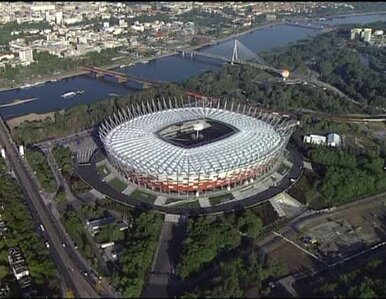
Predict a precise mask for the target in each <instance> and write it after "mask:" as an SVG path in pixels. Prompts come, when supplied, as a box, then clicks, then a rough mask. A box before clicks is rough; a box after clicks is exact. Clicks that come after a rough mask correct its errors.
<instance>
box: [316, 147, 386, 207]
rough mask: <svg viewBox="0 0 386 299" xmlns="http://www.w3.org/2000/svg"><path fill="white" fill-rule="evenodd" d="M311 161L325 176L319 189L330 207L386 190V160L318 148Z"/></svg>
mask: <svg viewBox="0 0 386 299" xmlns="http://www.w3.org/2000/svg"><path fill="white" fill-rule="evenodd" d="M311 160H312V162H313V163H315V164H317V167H316V169H318V168H319V174H320V175H321V176H322V181H321V183H320V184H319V186H318V189H319V191H320V192H321V193H322V195H323V199H322V201H323V202H324V203H326V204H327V205H328V206H338V205H341V204H344V203H346V202H348V201H352V200H355V199H358V198H359V197H361V196H364V195H372V194H375V193H378V192H383V191H386V176H385V175H384V171H383V163H384V162H383V159H382V158H380V157H370V156H367V155H359V156H354V155H352V154H349V153H347V152H344V151H343V150H337V149H331V148H325V147H318V148H317V149H315V150H313V151H311ZM318 165H319V167H318ZM320 166H321V167H320Z"/></svg>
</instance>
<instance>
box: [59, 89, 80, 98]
mask: <svg viewBox="0 0 386 299" xmlns="http://www.w3.org/2000/svg"><path fill="white" fill-rule="evenodd" d="M83 93H84V90H77V91H69V92H66V93H64V94H62V95H61V97H62V98H64V99H67V98H72V97H74V96H76V95H78V94H83Z"/></svg>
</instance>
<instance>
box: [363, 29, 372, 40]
mask: <svg viewBox="0 0 386 299" xmlns="http://www.w3.org/2000/svg"><path fill="white" fill-rule="evenodd" d="M371 31H372V30H371V28H365V29H364V30H363V41H365V42H367V43H368V42H370V40H371Z"/></svg>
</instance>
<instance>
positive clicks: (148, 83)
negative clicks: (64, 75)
mask: <svg viewBox="0 0 386 299" xmlns="http://www.w3.org/2000/svg"><path fill="white" fill-rule="evenodd" d="M80 68H81V69H82V70H84V71H86V72H90V73H94V74H95V75H96V77H101V76H105V75H107V76H111V77H114V78H116V79H118V82H127V81H132V82H135V83H139V84H141V85H142V88H143V89H146V88H149V87H152V86H154V85H159V84H161V83H163V81H154V80H148V79H143V78H138V77H134V76H131V75H128V74H125V73H120V72H117V71H113V70H108V69H102V68H99V67H96V66H89V65H86V66H81V67H80Z"/></svg>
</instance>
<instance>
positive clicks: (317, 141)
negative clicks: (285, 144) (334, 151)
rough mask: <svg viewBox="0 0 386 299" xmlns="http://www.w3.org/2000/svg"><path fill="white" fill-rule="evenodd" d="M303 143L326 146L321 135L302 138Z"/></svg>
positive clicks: (324, 139)
mask: <svg viewBox="0 0 386 299" xmlns="http://www.w3.org/2000/svg"><path fill="white" fill-rule="evenodd" d="M303 142H304V143H308V144H317V145H325V144H326V136H322V135H312V134H310V135H305V136H304V138H303Z"/></svg>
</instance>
